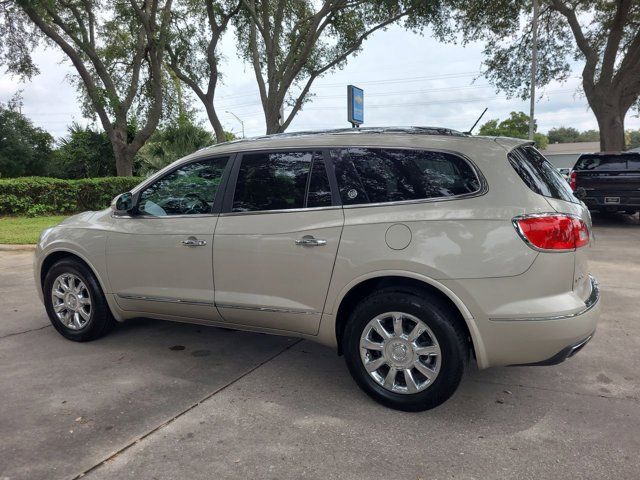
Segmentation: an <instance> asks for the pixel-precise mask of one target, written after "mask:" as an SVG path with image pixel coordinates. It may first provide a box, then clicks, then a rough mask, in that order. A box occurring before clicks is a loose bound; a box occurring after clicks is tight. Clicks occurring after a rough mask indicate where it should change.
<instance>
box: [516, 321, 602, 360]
mask: <svg viewBox="0 0 640 480" xmlns="http://www.w3.org/2000/svg"><path fill="white" fill-rule="evenodd" d="M595 333H596V332H595V330H594V332H593V333H592V334H591V335H589V336H588V337H587V338H583V339H582V340H580V341H578V342H576V343H574V344H572V345H568V346H566V347H564V348H563V349H562V350H560V351H559V352H558V353H556V354H555V355H554V356H553V357H550V358H547V359H546V360H541V361H540V362H534V363H520V364H517V365H513V366H514V367H543V366H549V365H557V364H559V363H562V362H564V361H565V360H566V359H568V358H571V357H573V356H574V355H575V354H576V353H578V352H579V351H580V350H582V348H583V347H584V346H585V345H586V344H587V343H589V341H591V339H592V338H593V335H594V334H595Z"/></svg>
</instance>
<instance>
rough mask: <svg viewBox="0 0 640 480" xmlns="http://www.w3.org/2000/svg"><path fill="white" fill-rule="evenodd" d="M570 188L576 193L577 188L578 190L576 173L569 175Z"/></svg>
mask: <svg viewBox="0 0 640 480" xmlns="http://www.w3.org/2000/svg"><path fill="white" fill-rule="evenodd" d="M569 186H570V187H571V190H573V191H574V192H575V191H576V188H578V175H577V174H576V172H575V171H573V172H571V173H570V174H569Z"/></svg>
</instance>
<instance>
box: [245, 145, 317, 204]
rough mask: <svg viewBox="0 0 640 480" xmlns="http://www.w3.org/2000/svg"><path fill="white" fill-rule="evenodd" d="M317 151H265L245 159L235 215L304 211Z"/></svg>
mask: <svg viewBox="0 0 640 480" xmlns="http://www.w3.org/2000/svg"><path fill="white" fill-rule="evenodd" d="M314 157H315V158H317V159H319V160H321V159H322V155H321V154H320V153H316V152H269V153H267V152H263V153H253V154H246V155H243V157H242V163H241V164H240V171H239V172H238V180H237V182H236V189H235V194H234V196H233V207H232V210H233V211H234V212H251V211H261V210H286V209H291V208H304V206H305V193H306V191H307V183H308V177H309V172H310V170H311V164H312V160H313V159H314Z"/></svg>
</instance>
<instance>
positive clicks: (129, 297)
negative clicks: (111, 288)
mask: <svg viewBox="0 0 640 480" xmlns="http://www.w3.org/2000/svg"><path fill="white" fill-rule="evenodd" d="M117 296H118V297H119V298H124V299H126V300H144V301H147V302H164V303H180V304H182V305H203V306H207V307H217V308H233V309H235V310H251V311H255V312H273V313H296V314H302V315H320V312H315V311H312V310H296V309H287V308H271V307H250V306H244V305H229V304H221V303H212V302H200V301H197V300H182V299H180V298H171V297H150V296H145V295H129V294H125V293H118V294H117Z"/></svg>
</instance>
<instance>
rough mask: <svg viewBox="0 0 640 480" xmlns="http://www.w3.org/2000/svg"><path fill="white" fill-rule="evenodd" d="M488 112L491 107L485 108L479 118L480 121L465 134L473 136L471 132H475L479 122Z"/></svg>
mask: <svg viewBox="0 0 640 480" xmlns="http://www.w3.org/2000/svg"><path fill="white" fill-rule="evenodd" d="M487 110H489V107H487V108H485V109H484V110H483V111H482V113H481V114H480V116H479V117H478V119H477V120H476V123H474V124H473V126H472V127H471V128H470V129H469V131H467V132H464V133H466V134H467V135H471V132H473V129H474V128H476V125H477V124H478V122H479V121H480V119H481V118H482V117H483V116H484V114H485V113H486V112H487Z"/></svg>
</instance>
